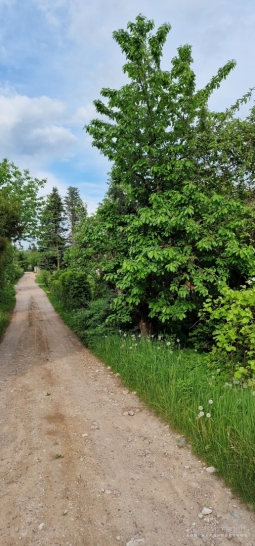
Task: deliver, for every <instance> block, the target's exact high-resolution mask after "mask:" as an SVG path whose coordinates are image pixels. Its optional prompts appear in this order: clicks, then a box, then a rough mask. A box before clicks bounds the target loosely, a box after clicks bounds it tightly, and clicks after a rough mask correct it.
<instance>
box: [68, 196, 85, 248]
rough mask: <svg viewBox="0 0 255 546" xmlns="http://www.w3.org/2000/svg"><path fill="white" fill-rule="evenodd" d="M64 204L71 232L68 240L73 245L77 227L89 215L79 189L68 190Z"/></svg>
mask: <svg viewBox="0 0 255 546" xmlns="http://www.w3.org/2000/svg"><path fill="white" fill-rule="evenodd" d="M64 204H65V213H66V218H67V223H68V230H69V232H68V236H67V240H68V242H69V243H70V244H72V245H73V244H74V235H75V231H76V226H77V224H79V222H80V220H81V219H82V217H83V216H85V215H86V213H87V210H86V207H85V206H84V204H83V201H82V199H81V197H80V192H79V190H78V188H74V187H72V186H69V188H67V195H66V196H65V198H64Z"/></svg>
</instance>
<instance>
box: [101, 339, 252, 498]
mask: <svg viewBox="0 0 255 546" xmlns="http://www.w3.org/2000/svg"><path fill="white" fill-rule="evenodd" d="M92 350H93V352H94V353H95V354H96V355H97V356H98V357H100V358H101V359H102V360H103V362H105V364H107V365H110V366H111V368H112V370H113V371H114V372H117V373H119V374H120V376H121V378H122V379H123V381H124V383H125V385H126V386H127V387H129V389H131V390H135V391H136V392H137V394H138V395H139V397H140V398H142V399H143V400H144V402H145V403H146V404H147V405H149V406H150V407H152V408H153V409H154V410H155V412H156V413H157V415H159V416H160V417H162V418H163V419H164V420H165V421H166V422H167V423H168V424H169V425H170V426H171V427H172V428H174V429H175V430H177V431H179V432H181V433H182V434H184V435H185V436H186V438H187V440H188V441H189V442H190V444H191V446H192V448H193V451H194V452H195V453H196V454H197V455H198V456H199V457H201V458H203V459H204V461H205V462H206V463H207V465H208V466H214V467H215V468H216V469H217V471H218V474H219V475H221V476H222V477H224V478H225V481H226V483H227V485H228V486H230V487H231V489H232V490H233V491H234V492H235V493H237V494H239V495H240V497H241V498H242V499H243V500H244V501H245V502H249V503H251V504H253V506H254V507H255V393H254V394H253V391H252V390H251V389H243V388H242V387H240V386H239V385H238V386H235V385H233V383H227V385H226V386H225V383H226V382H225V380H224V379H222V378H221V372H218V374H217V375H212V373H211V372H210V371H209V370H208V368H207V364H206V358H205V356H204V355H200V354H198V353H196V352H195V351H193V350H187V351H182V350H180V349H174V350H173V349H170V348H169V347H168V346H167V345H166V343H165V342H162V341H154V340H153V341H152V340H149V341H148V340H146V339H135V338H134V337H131V336H129V337H123V335H122V336H120V337H119V336H110V337H108V338H103V339H101V340H97V343H96V344H95V346H94V347H93V348H92ZM229 385H230V386H229ZM201 412H203V413H204V415H201ZM199 414H200V417H199ZM207 415H208V417H207ZM209 415H210V417H209Z"/></svg>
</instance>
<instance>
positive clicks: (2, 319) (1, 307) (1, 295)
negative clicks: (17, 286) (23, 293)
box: [0, 286, 15, 339]
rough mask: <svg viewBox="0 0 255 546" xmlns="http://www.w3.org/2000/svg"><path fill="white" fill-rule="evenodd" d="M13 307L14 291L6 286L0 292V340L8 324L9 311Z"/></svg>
mask: <svg viewBox="0 0 255 546" xmlns="http://www.w3.org/2000/svg"><path fill="white" fill-rule="evenodd" d="M14 307H15V290H14V288H13V287H12V286H7V287H5V288H4V289H2V290H0V339H1V338H2V335H3V333H4V331H5V329H6V327H7V326H8V324H9V322H10V316H11V311H13V309H14Z"/></svg>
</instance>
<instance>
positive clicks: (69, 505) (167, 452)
mask: <svg viewBox="0 0 255 546" xmlns="http://www.w3.org/2000/svg"><path fill="white" fill-rule="evenodd" d="M17 290H18V294H17V305H16V309H15V312H14V315H13V320H12V322H11V324H10V326H9V328H8V329H7V332H6V334H5V337H4V339H3V342H2V343H1V345H0V380H1V383H0V390H1V392H0V415H1V425H0V426H1V444H0V477H1V483H0V507H1V509H0V544H1V546H14V545H16V544H24V545H26V546H28V545H41V546H46V545H49V546H55V545H61V546H63V545H69V546H76V545H77V546H114V545H115V544H116V545H117V544H120V545H122V546H123V545H126V544H128V545H129V546H136V545H137V546H139V545H140V546H171V545H173V546H179V545H181V546H184V545H207V546H210V545H227V544H229V543H230V542H232V543H234V544H239V545H240V544H242V545H245V546H251V545H255V517H254V513H253V512H249V511H248V510H246V509H244V507H243V506H242V505H241V504H240V503H239V502H238V500H236V499H235V498H234V497H233V496H232V494H231V493H230V492H229V491H228V490H227V489H226V488H225V487H224V485H223V484H222V482H220V481H219V480H218V479H217V478H216V477H215V476H214V475H212V474H209V473H208V472H207V471H206V470H205V467H204V465H203V464H202V463H201V462H199V461H198V460H197V459H196V458H195V457H194V456H193V455H192V454H191V453H190V450H189V448H188V447H187V446H184V447H183V448H181V447H179V445H178V443H179V440H178V438H179V437H178V436H177V435H176V434H174V433H172V432H171V430H169V428H168V427H167V426H166V425H164V424H163V423H161V422H160V421H159V420H158V419H157V418H156V417H155V416H154V415H153V414H152V413H151V412H150V411H148V410H147V409H146V408H145V407H144V406H143V405H142V404H141V402H140V401H139V399H138V398H137V397H136V395H135V394H134V393H130V392H128V391H127V389H125V387H124V386H123V385H122V383H121V381H120V379H119V377H117V376H116V375H114V374H113V373H112V372H111V371H110V370H109V369H107V368H106V367H105V366H104V365H103V364H102V363H101V362H99V361H98V359H97V358H95V357H94V356H93V355H91V354H90V352H89V351H88V350H86V349H85V348H84V346H82V345H81V343H80V342H79V340H78V339H77V338H76V337H75V335H74V334H73V333H72V332H71V331H70V330H69V328H67V326H65V325H64V324H63V322H62V320H61V319H60V318H59V317H58V315H57V314H56V313H55V312H54V310H53V308H52V306H51V304H50V303H49V301H48V299H47V297H46V296H45V294H44V292H43V291H42V290H41V289H40V288H39V287H38V286H37V285H36V284H35V282H34V274H32V273H26V274H25V275H24V277H23V278H22V279H21V280H20V282H19V283H18V286H17ZM128 412H130V414H128ZM123 414H124V415H123ZM203 508H208V509H209V510H208V511H210V510H212V512H211V513H210V514H208V515H204V516H203V517H198V515H199V514H200V513H201V510H202V509H203Z"/></svg>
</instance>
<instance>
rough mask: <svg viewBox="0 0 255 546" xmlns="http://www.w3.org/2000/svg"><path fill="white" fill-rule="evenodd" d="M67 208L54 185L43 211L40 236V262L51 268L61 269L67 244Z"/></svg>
mask: <svg viewBox="0 0 255 546" xmlns="http://www.w3.org/2000/svg"><path fill="white" fill-rule="evenodd" d="M65 220H66V218H65V210H64V205H63V201H62V199H61V197H60V195H59V192H58V189H57V188H56V187H54V188H53V189H52V192H51V193H50V194H49V195H48V196H47V199H46V203H45V206H44V208H43V210H42V213H41V224H40V237H39V241H38V248H39V252H40V253H41V260H40V263H41V265H43V267H45V268H46V269H49V270H54V269H60V265H61V260H62V256H63V252H64V249H65V245H66V239H65V233H66V227H65Z"/></svg>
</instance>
